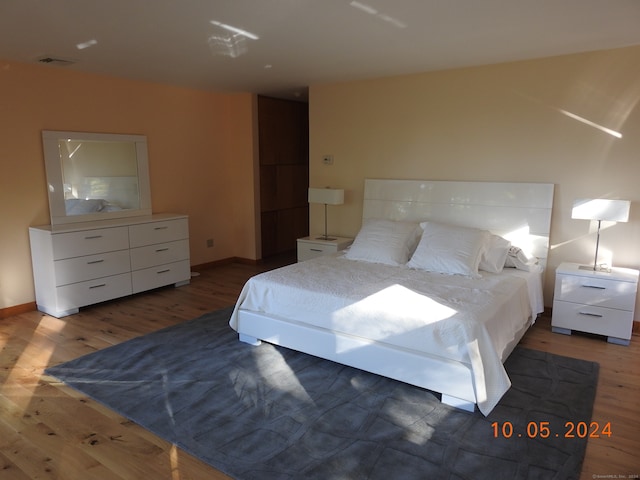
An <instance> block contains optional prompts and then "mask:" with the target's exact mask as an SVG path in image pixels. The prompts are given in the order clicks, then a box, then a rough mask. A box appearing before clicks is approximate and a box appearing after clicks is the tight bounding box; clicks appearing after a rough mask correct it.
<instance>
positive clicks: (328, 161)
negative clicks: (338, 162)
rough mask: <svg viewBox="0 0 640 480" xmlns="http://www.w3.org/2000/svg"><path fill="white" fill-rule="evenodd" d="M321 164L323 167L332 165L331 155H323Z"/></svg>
mask: <svg viewBox="0 0 640 480" xmlns="http://www.w3.org/2000/svg"><path fill="white" fill-rule="evenodd" d="M322 163H324V164H325V165H333V155H323V156H322Z"/></svg>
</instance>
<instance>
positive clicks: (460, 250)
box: [407, 222, 489, 277]
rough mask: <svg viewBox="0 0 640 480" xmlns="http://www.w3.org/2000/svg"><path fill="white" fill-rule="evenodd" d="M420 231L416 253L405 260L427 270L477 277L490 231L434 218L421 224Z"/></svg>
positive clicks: (417, 267) (411, 266)
mask: <svg viewBox="0 0 640 480" xmlns="http://www.w3.org/2000/svg"><path fill="white" fill-rule="evenodd" d="M420 226H421V227H422V230H423V233H422V238H421V239H420V243H418V247H417V248H416V251H415V253H414V254H413V256H412V257H411V260H410V261H409V263H408V264H407V266H409V267H410V268H416V269H419V270H427V271H429V272H438V273H447V274H453V275H466V276H470V277H478V276H479V275H478V265H479V264H480V259H481V258H482V252H483V251H484V249H485V247H486V244H487V241H488V237H489V232H488V231H486V230H480V229H477V228H467V227H458V226H454V225H445V224H442V223H435V222H423V223H421V224H420Z"/></svg>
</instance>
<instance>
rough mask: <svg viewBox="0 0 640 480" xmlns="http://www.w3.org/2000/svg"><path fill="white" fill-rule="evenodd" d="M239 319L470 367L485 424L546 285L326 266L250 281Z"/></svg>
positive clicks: (234, 319)
mask: <svg viewBox="0 0 640 480" xmlns="http://www.w3.org/2000/svg"><path fill="white" fill-rule="evenodd" d="M240 309H243V310H250V311H253V312H259V313H264V314H268V315H273V316H276V317H279V318H283V319H292V320H295V321H297V322H301V321H303V322H304V323H307V324H310V325H313V326H315V327H320V328H324V329H328V330H332V331H335V332H339V333H342V334H347V335H353V336H357V337H363V338H366V339H368V340H373V341H375V342H380V343H382V344H387V345H392V346H394V347H396V348H400V349H409V350H413V351H418V352H427V353H428V354H429V355H431V356H437V357H442V358H446V359H450V360H456V361H459V362H462V363H464V364H467V365H470V367H471V369H472V372H473V378H474V388H475V392H476V398H477V404H478V408H479V409H480V411H481V412H482V413H484V414H485V415H486V414H488V413H489V412H490V411H491V410H492V409H493V408H494V407H495V405H496V404H497V403H498V401H499V400H500V398H501V397H502V395H504V393H505V392H506V391H507V390H508V389H509V387H510V385H511V382H510V380H509V378H508V376H507V374H506V371H505V369H504V367H503V364H502V362H503V361H504V360H505V358H503V357H504V356H505V355H506V354H508V352H505V349H507V347H508V345H509V344H510V343H512V342H513V340H514V339H515V337H516V335H517V333H518V332H520V331H521V330H522V328H523V326H524V325H525V324H527V323H528V322H529V319H530V318H531V316H532V314H533V317H535V316H536V315H537V314H538V313H540V312H541V311H542V309H543V305H542V289H541V275H540V273H539V272H523V271H519V270H515V269H505V270H504V272H503V273H501V274H491V273H486V272H482V278H479V279H471V278H468V277H463V276H459V275H442V274H434V273H427V272H423V271H417V270H412V269H409V268H407V267H395V266H387V265H380V264H373V263H366V262H359V261H353V260H348V259H345V258H343V257H342V255H339V254H338V255H335V256H328V257H320V258H316V259H313V260H309V261H306V262H301V263H297V264H293V265H290V266H287V267H284V268H281V269H277V270H273V271H270V272H266V273H263V274H260V275H257V276H255V277H253V278H251V279H250V280H249V281H248V282H247V283H246V284H245V286H244V288H243V289H242V292H241V294H240V297H239V299H238V302H237V303H236V307H235V309H234V312H233V314H232V316H231V319H230V322H229V324H230V326H231V327H232V328H233V329H235V330H236V331H238V330H240V331H241V325H238V311H239V310H240Z"/></svg>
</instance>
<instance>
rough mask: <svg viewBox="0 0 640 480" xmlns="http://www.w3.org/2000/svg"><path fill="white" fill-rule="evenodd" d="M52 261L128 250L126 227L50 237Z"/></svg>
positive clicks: (58, 234) (127, 231) (57, 234)
mask: <svg viewBox="0 0 640 480" xmlns="http://www.w3.org/2000/svg"><path fill="white" fill-rule="evenodd" d="M51 243H52V245H53V259H54V260H61V259H63V258H71V257H81V256H83V255H93V254H94V253H102V252H113V251H116V250H124V249H126V248H129V229H128V228H127V227H114V228H99V229H94V230H84V231H80V232H69V233H56V234H53V235H51Z"/></svg>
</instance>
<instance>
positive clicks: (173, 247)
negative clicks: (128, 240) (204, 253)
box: [131, 240, 189, 270]
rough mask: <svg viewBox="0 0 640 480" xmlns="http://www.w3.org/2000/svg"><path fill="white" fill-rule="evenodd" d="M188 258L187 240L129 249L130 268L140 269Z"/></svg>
mask: <svg viewBox="0 0 640 480" xmlns="http://www.w3.org/2000/svg"><path fill="white" fill-rule="evenodd" d="M179 260H189V240H178V241H176V242H169V243H159V244H157V245H148V246H146V247H138V248H132V249H131V269H132V270H141V269H143V268H149V267H153V266H156V265H162V264H164V263H172V262H177V261H179Z"/></svg>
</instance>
